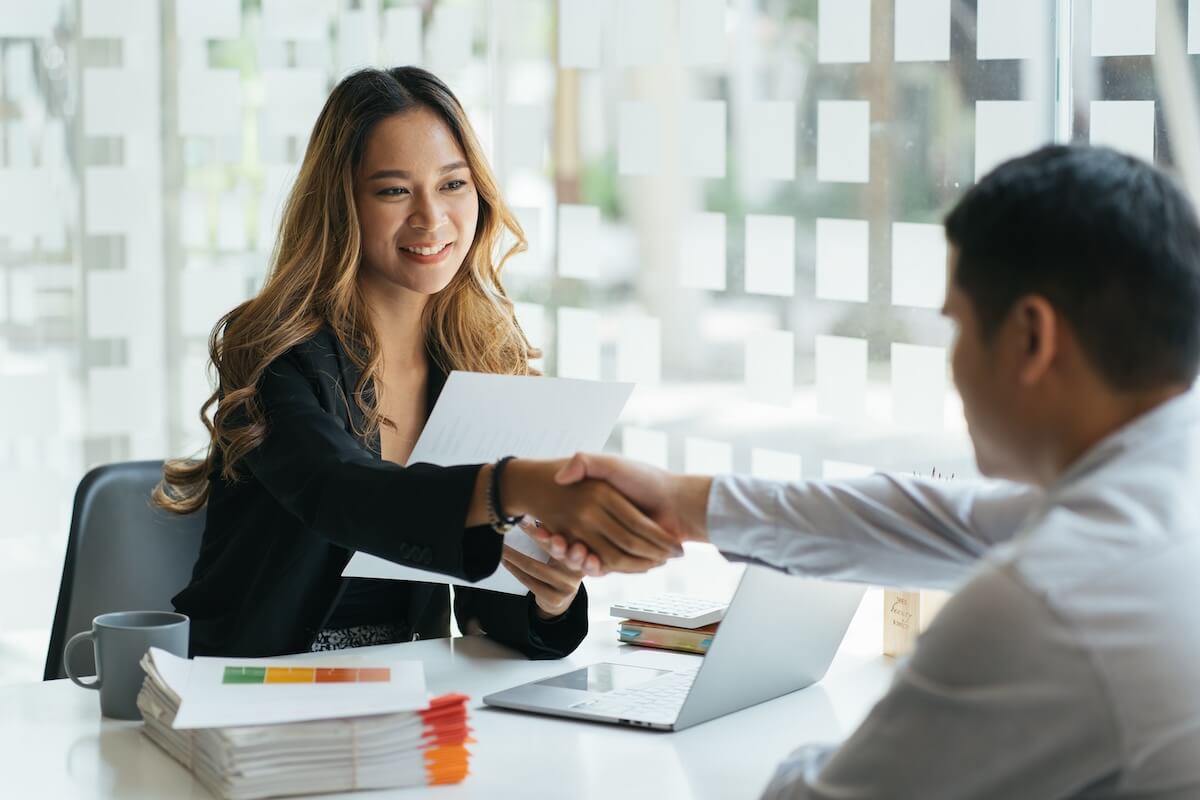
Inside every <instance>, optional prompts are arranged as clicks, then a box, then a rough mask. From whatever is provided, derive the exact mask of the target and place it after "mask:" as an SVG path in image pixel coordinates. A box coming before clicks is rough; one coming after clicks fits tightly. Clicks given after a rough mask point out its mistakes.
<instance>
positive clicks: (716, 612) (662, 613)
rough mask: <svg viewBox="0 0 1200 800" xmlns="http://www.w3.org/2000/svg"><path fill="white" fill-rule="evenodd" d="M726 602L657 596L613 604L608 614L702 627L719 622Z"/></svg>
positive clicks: (680, 595) (677, 625)
mask: <svg viewBox="0 0 1200 800" xmlns="http://www.w3.org/2000/svg"><path fill="white" fill-rule="evenodd" d="M728 607H729V603H725V602H718V601H716V600H705V599H702V598H698V597H688V596H687V595H683V594H660V595H657V596H655V597H651V598H650V599H648V600H639V601H630V602H625V603H614V604H613V605H612V606H611V607H610V608H609V609H608V612H609V613H610V614H612V615H613V616H614V617H624V618H625V619H635V620H638V621H640V622H655V623H657V624H659V625H673V626H674V627H676V628H703V627H704V626H705V625H711V624H713V623H714V622H720V621H721V617H723V616H725V609H726V608H728Z"/></svg>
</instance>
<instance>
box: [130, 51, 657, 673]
mask: <svg viewBox="0 0 1200 800" xmlns="http://www.w3.org/2000/svg"><path fill="white" fill-rule="evenodd" d="M505 230H507V231H508V232H509V233H510V235H511V236H512V237H513V238H514V239H515V240H516V245H514V247H513V248H511V249H510V250H509V251H508V253H506V254H505V255H504V257H503V258H500V259H499V261H498V262H497V254H498V252H499V247H498V245H499V241H500V238H501V235H502V233H503V232H504V231H505ZM524 244H525V242H524V237H523V235H522V233H521V230H520V227H519V225H518V224H517V222H516V221H515V219H514V217H513V215H512V214H511V212H510V211H509V210H508V209H507V208H506V207H505V205H504V203H503V201H502V200H501V198H500V194H499V190H498V187H497V184H496V180H495V178H494V177H493V175H492V173H491V170H490V169H489V167H488V165H487V163H486V160H485V159H484V157H483V155H482V152H481V149H480V146H479V144H478V142H477V140H476V138H475V134H474V133H473V131H472V129H471V126H470V123H469V122H468V120H467V118H466V114H465V113H464V112H463V110H462V107H461V106H460V104H459V103H458V101H457V100H456V99H455V97H454V96H453V94H451V92H450V90H449V89H448V88H447V87H446V86H445V84H443V83H442V82H441V81H440V80H438V79H437V78H436V77H434V76H433V75H431V74H430V73H428V72H426V71H424V70H421V69H417V68H414V67H401V68H395V69H390V70H375V69H368V70H363V71H360V72H357V73H355V74H353V75H350V76H349V77H347V78H345V79H344V80H343V81H342V82H341V83H339V84H338V86H337V87H335V88H334V90H333V92H332V93H331V95H330V97H329V99H328V100H327V102H326V103H325V107H324V108H323V110H322V111H321V113H320V115H319V117H318V119H317V121H316V124H315V126H314V128H313V132H312V136H311V138H310V140H309V143H308V148H307V150H306V152H305V155H304V160H303V162H302V164H301V167H300V171H299V175H298V177H297V179H296V182H295V185H294V187H293V188H292V190H291V193H290V195H289V197H288V200H287V203H286V206H285V209H284V213H283V219H282V223H281V226H280V231H279V236H278V240H277V242H276V246H275V251H274V253H273V257H272V265H271V270H270V274H269V276H268V277H267V280H266V282H265V284H264V285H263V287H262V289H261V291H259V293H258V294H257V296H255V297H254V298H252V299H250V300H248V301H246V302H244V303H242V304H241V305H239V306H237V307H236V308H234V309H233V310H232V311H230V312H229V313H228V314H226V315H225V316H224V317H222V318H221V320H220V321H219V322H218V323H217V325H216V327H215V328H214V330H213V333H212V336H211V338H210V343H209V352H210V357H211V361H212V365H213V366H214V368H215V372H216V376H217V378H218V383H219V385H218V388H217V390H216V391H215V392H214V393H213V395H212V396H211V397H210V398H208V400H207V402H205V404H204V406H203V407H202V408H201V413H200V416H201V418H202V419H203V420H204V423H205V425H206V427H207V429H208V431H209V433H210V443H209V446H208V450H207V453H206V455H205V457H204V458H203V459H202V460H179V461H172V462H168V463H167V465H166V467H165V469H164V476H163V481H162V483H161V484H160V485H159V486H158V487H157V488H156V489H155V493H154V501H155V503H157V504H158V505H159V506H161V507H163V508H166V509H169V510H171V511H174V512H177V513H189V512H193V511H196V510H198V509H200V508H201V507H204V506H207V515H206V524H205V531H204V539H203V543H202V546H201V549H200V555H199V558H198V560H197V562H196V565H195V568H194V570H193V574H192V580H191V582H190V584H189V585H188V586H187V587H186V588H185V589H184V590H183V591H182V592H180V593H179V594H178V595H177V596H176V597H175V599H174V603H175V607H176V609H178V610H179V611H181V612H183V613H186V614H188V615H189V616H190V617H191V619H192V626H191V631H192V643H191V645H192V653H193V654H194V655H224V656H265V655H277V654H282V653H291V652H301V651H308V650H321V649H333V648H339V647H347V646H356V645H364V644H379V643H385V642H397V641H407V640H410V639H413V638H417V637H419V638H429V637H439V636H448V635H449V614H450V608H449V590H448V589H447V587H446V586H445V585H442V584H432V583H410V582H406V581H386V580H367V579H357V578H353V579H343V578H342V577H341V572H342V569H343V568H344V567H345V565H346V563H347V561H348V560H349V558H350V556H351V555H352V554H353V553H354V551H357V550H361V551H364V552H367V553H372V554H374V555H377V556H380V557H382V558H386V559H389V560H392V561H395V562H399V563H404V564H408V565H412V566H418V567H421V568H424V569H428V570H434V571H437V572H441V573H444V574H446V575H453V576H457V577H460V578H465V579H467V580H472V581H473V580H478V579H480V578H482V577H485V576H487V575H490V574H491V573H492V572H493V571H495V569H496V568H497V567H498V566H499V565H500V564H501V563H503V565H504V566H505V567H506V568H507V569H509V570H510V571H511V572H512V573H513V574H514V575H515V576H516V577H517V579H518V580H520V581H521V583H522V584H524V585H525V586H526V587H527V588H529V590H530V591H529V594H528V595H526V596H525V597H518V596H515V595H502V594H497V593H493V592H481V591H477V590H470V589H465V590H460V591H458V592H456V594H455V597H456V600H455V604H454V605H455V608H454V612H455V614H456V616H457V619H458V621H459V625H460V626H461V628H462V629H463V630H464V631H476V630H479V629H482V630H483V631H486V632H487V633H488V634H489V635H490V636H492V637H493V638H496V639H498V640H500V641H503V642H506V643H508V644H510V645H512V646H514V647H516V648H518V649H519V650H521V651H522V652H524V653H525V654H526V655H528V656H529V657H531V658H553V657H559V656H562V655H566V654H567V653H570V652H571V651H572V650H573V649H574V648H575V647H576V646H577V645H578V643H579V642H580V640H581V639H582V638H583V636H584V635H585V634H586V632H587V608H586V605H587V601H586V593H585V592H584V590H583V588H582V586H581V576H582V571H583V570H582V566H583V565H584V564H585V563H586V564H587V565H589V566H592V565H595V564H596V563H597V559H599V561H600V562H601V563H603V565H604V567H605V568H607V569H616V570H641V569H646V568H648V567H649V566H652V565H653V564H655V563H658V562H660V561H661V560H663V559H664V558H665V557H666V556H667V555H669V554H671V553H672V552H675V551H676V548H677V545H675V544H674V541H673V540H672V539H671V538H670V537H669V536H668V535H667V534H665V533H664V532H663V531H662V530H661V529H660V528H658V526H656V525H655V524H654V523H652V522H650V521H649V520H648V519H646V518H645V517H644V516H643V515H642V514H640V513H639V512H638V511H637V510H636V509H635V508H634V507H633V506H632V505H630V504H629V503H628V502H627V501H626V500H625V498H623V497H622V496H621V495H619V494H617V493H616V492H615V491H614V490H612V489H611V488H610V487H608V485H607V484H604V483H590V484H583V485H579V486H558V485H557V484H556V483H555V481H554V474H555V472H556V471H557V470H558V469H559V468H560V467H561V466H562V464H561V463H560V462H555V461H532V460H525V459H515V460H507V459H504V460H501V461H500V462H497V464H494V465H492V464H488V465H479V464H476V465H469V466H456V467H435V466H432V465H428V464H416V465H411V466H407V467H405V466H400V465H401V464H404V463H405V462H406V461H407V460H408V456H409V453H410V452H411V451H412V448H413V445H414V444H415V442H416V438H417V435H418V434H419V432H420V430H421V428H422V427H423V425H424V423H425V420H426V418H427V417H428V414H429V411H430V410H431V409H432V407H433V404H434V402H435V401H436V399H437V397H438V394H439V392H440V391H441V388H442V385H443V384H444V382H445V379H446V375H447V374H448V372H449V371H450V370H456V369H458V370H468V371H474V372H490V373H502V374H514V375H524V374H530V373H531V372H532V370H531V369H530V367H529V359H530V358H531V357H536V356H537V355H538V353H537V351H536V350H535V349H534V348H533V347H532V346H531V345H530V343H529V341H528V340H527V339H526V337H525V335H524V333H523V332H522V331H521V329H520V327H519V325H518V324H517V322H516V319H515V316H514V313H513V305H512V303H511V302H510V301H509V299H508V297H507V295H506V294H505V292H504V289H503V287H502V285H501V283H500V280H499V270H500V267H501V266H502V264H503V262H504V259H505V258H507V257H508V256H510V255H512V253H513V252H517V251H519V250H520V249H521V248H523V247H524ZM214 406H215V411H212V416H211V420H210V419H209V413H210V411H211V410H212V409H213V407H214ZM489 501H490V502H489ZM522 515H528V516H530V517H532V518H536V519H538V520H540V521H542V522H544V523H545V524H546V525H547V527H549V528H550V529H553V530H556V531H560V532H562V533H564V534H567V535H569V536H570V537H571V538H572V540H573V541H575V542H576V546H575V549H574V552H573V553H571V554H570V555H569V557H568V558H565V559H563V560H555V561H551V562H550V563H547V564H543V563H542V562H540V561H538V560H536V559H532V558H529V557H527V556H524V555H523V554H521V553H519V552H516V551H514V550H512V549H511V548H505V547H503V546H502V542H503V539H502V536H500V535H498V532H502V531H504V530H505V529H506V528H507V527H508V526H509V525H510V524H511V523H512V521H513V520H515V519H516V518H518V517H521V516H522ZM585 558H586V561H585ZM589 571H591V570H589Z"/></svg>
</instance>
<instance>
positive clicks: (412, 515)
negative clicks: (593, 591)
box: [174, 331, 587, 658]
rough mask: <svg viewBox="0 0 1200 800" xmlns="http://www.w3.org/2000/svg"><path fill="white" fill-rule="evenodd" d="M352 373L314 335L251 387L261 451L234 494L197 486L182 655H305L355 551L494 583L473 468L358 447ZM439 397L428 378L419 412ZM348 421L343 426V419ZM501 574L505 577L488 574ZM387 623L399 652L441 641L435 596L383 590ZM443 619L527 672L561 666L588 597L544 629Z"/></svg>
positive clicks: (462, 598)
mask: <svg viewBox="0 0 1200 800" xmlns="http://www.w3.org/2000/svg"><path fill="white" fill-rule="evenodd" d="M359 375H360V372H359V371H358V370H357V369H356V368H355V366H354V364H353V362H351V360H350V358H349V357H348V355H347V353H346V351H345V350H344V349H343V348H342V346H341V343H340V342H338V340H337V337H335V336H334V335H333V334H332V333H330V332H328V331H321V332H320V333H318V334H317V335H315V336H314V337H312V338H311V339H309V340H307V341H305V342H302V343H301V344H298V345H296V346H295V347H294V348H292V349H291V350H289V351H288V352H287V353H286V354H285V355H283V356H281V357H280V358H279V359H277V360H276V361H275V362H273V363H272V364H271V365H270V366H269V367H268V368H267V370H266V373H265V375H264V376H263V378H262V380H261V382H260V384H259V402H260V404H261V407H262V408H263V410H264V413H265V415H266V421H267V435H266V438H265V440H264V441H263V442H262V444H260V445H259V446H258V447H257V448H256V449H255V450H254V451H253V452H251V453H250V454H249V455H247V457H246V459H245V460H244V462H243V463H242V464H240V465H239V475H240V476H241V478H240V480H238V481H237V482H235V483H227V482H226V481H224V480H223V479H222V478H221V477H220V469H221V464H220V463H219V457H218V461H217V463H216V464H215V465H214V468H213V472H212V473H211V475H210V476H209V486H210V494H209V499H208V513H207V522H206V525H205V529H204V538H203V541H202V544H201V547H200V555H199V558H198V559H197V561H196V566H195V568H194V569H193V571H192V580H191V583H190V584H188V586H187V588H185V589H184V590H183V591H181V592H180V593H179V594H178V595H176V596H175V598H174V604H175V608H176V610H177V611H180V612H182V613H184V614H187V615H188V616H189V617H191V620H192V624H191V651H192V655H220V656H244V657H247V656H269V655H280V654H283V653H295V652H303V651H307V650H308V649H309V647H310V646H311V644H312V641H313V639H314V637H315V636H316V635H317V633H318V632H319V631H320V630H321V629H322V627H324V623H325V622H326V621H327V620H328V619H329V618H330V617H331V615H332V613H333V611H334V608H335V607H336V606H337V604H338V601H339V599H340V598H341V596H342V594H343V592H344V591H345V589H346V587H347V585H349V581H347V580H344V579H343V578H342V577H341V572H342V569H343V568H344V567H345V566H346V563H347V562H348V561H349V560H350V556H351V555H352V554H353V553H354V551H356V550H362V551H363V552H366V553H371V554H373V555H377V556H380V557H382V558H386V559H389V560H391V561H395V562H399V563H404V564H409V565H412V566H417V567H421V568H424V569H432V570H435V571H437V572H441V573H444V574H447V575H454V576H457V577H460V578H465V579H467V580H471V581H475V580H479V579H481V578H483V577H486V576H488V575H490V574H492V572H494V571H495V570H496V569H497V566H498V565H499V562H500V553H501V546H502V538H501V537H500V536H498V535H497V534H496V533H495V532H494V531H492V530H491V528H489V527H487V526H482V527H477V528H467V529H464V525H465V519H466V513H467V507H468V505H469V503H470V499H471V495H472V492H473V489H474V486H475V479H476V476H477V474H478V472H479V469H480V466H479V465H473V466H458V467H435V466H432V465H429V464H415V465H412V466H409V467H400V466H398V465H396V464H392V463H389V462H386V461H383V460H382V459H381V458H380V455H379V452H380V448H379V439H378V435H376V437H375V439H374V441H372V442H371V443H370V444H371V447H370V448H368V447H367V446H364V444H363V443H362V442H361V440H360V439H358V438H357V437H356V436H355V435H354V433H353V429H352V427H351V419H353V420H354V421H355V423H356V425H357V427H358V429H359V430H361V429H362V417H361V413H360V412H359V410H358V408H357V406H356V405H355V404H354V403H353V402H349V403H348V402H347V400H346V398H347V396H348V395H349V394H350V393H351V392H353V391H354V387H355V386H356V385H357V382H358V378H359ZM444 384H445V375H442V374H438V373H437V371H436V370H434V371H433V372H432V373H431V378H430V387H429V391H430V407H432V402H433V401H434V400H435V399H436V398H437V395H438V394H440V392H441V388H442V386H443V385H444ZM351 415H353V417H351ZM500 568H501V569H503V567H500ZM392 583H393V584H394V586H393V587H392V588H391V590H390V591H391V592H392V595H391V602H389V604H388V605H389V606H394V609H393V611H394V613H393V614H392V619H391V622H393V623H395V624H396V625H399V626H400V628H401V631H402V636H403V637H404V638H411V637H412V635H414V634H415V635H416V636H419V637H420V638H433V637H445V636H449V635H450V609H449V605H450V601H449V597H450V593H449V589H448V587H447V586H446V585H445V584H435V583H415V582H399V581H397V582H392ZM455 597H456V601H455V604H454V605H455V609H454V611H455V615H456V616H457V618H458V621H459V625H460V628H461V629H462V630H464V631H466V630H468V628H470V629H474V628H475V626H474V625H472V622H475V623H478V625H479V626H480V627H482V628H483V630H484V631H485V632H486V633H487V634H489V635H490V636H491V637H492V638H494V639H497V640H499V641H501V642H504V643H505V644H508V645H511V646H513V647H515V648H517V649H518V650H520V651H521V652H522V653H524V654H525V655H527V656H528V657H530V658H559V657H562V656H565V655H567V654H569V653H570V652H572V651H573V650H574V649H575V648H576V647H577V646H578V645H579V642H580V641H582V640H583V637H584V636H585V635H586V634H587V595H586V592H585V591H584V590H583V587H582V586H581V587H580V590H579V595H578V596H577V597H576V598H575V601H574V602H573V603H572V604H571V607H570V609H568V611H567V612H566V614H564V615H563V616H561V617H559V618H557V619H555V620H552V621H549V622H547V621H544V620H542V619H540V618H539V617H538V616H537V614H536V612H535V605H534V601H533V594H532V593H529V594H527V595H526V596H524V597H520V596H516V595H508V594H502V593H498V592H488V591H483V590H478V589H467V588H460V589H459V590H458V591H456V592H455Z"/></svg>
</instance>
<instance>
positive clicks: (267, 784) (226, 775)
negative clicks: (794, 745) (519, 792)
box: [138, 648, 472, 800]
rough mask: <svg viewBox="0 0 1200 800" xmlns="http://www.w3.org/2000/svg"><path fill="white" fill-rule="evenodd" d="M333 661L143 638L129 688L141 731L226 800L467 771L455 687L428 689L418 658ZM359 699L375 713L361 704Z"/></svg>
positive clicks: (461, 701) (461, 706)
mask: <svg viewBox="0 0 1200 800" xmlns="http://www.w3.org/2000/svg"><path fill="white" fill-rule="evenodd" d="M342 662H344V663H340V664H339V665H338V666H303V665H300V666H297V665H296V664H295V663H294V662H291V661H288V662H283V663H279V662H278V660H275V661H274V663H268V662H267V661H261V660H255V659H200V658H198V659H194V660H192V661H189V660H186V659H181V658H178V657H176V656H172V655H171V654H169V653H166V652H164V651H162V650H158V649H157V648H151V650H150V652H149V653H147V654H146V656H145V657H144V658H143V659H142V668H143V669H144V670H145V672H146V678H145V681H144V682H143V684H142V689H141V692H140V693H139V694H138V708H139V709H141V712H142V717H143V719H144V720H145V726H144V727H143V732H144V733H145V734H146V736H147V737H149V738H150V740H151V741H153V742H154V743H155V744H157V745H158V746H159V747H161V748H162V749H163V750H165V751H166V752H167V753H168V754H169V755H171V756H172V757H173V758H175V759H176V760H177V761H179V762H180V763H181V764H183V765H184V766H185V767H187V768H188V769H189V770H191V771H192V773H193V774H195V776H196V778H197V779H198V780H199V781H200V782H201V783H202V784H204V786H206V787H207V788H208V789H209V791H211V792H212V793H213V794H214V795H216V796H217V797H222V798H228V800H255V798H262V797H277V796H281V795H298V794H315V793H324V792H344V791H351V790H355V789H385V788H395V787H402V786H427V785H434V784H443V783H459V782H461V781H462V780H463V779H464V778H465V777H466V776H467V773H468V760H469V754H468V752H467V744H468V743H470V742H471V741H472V740H471V739H470V738H469V733H470V728H469V727H468V726H467V707H466V701H467V698H466V696H465V695H444V696H442V697H438V698H434V699H432V700H430V698H429V695H428V693H427V692H426V691H425V686H424V673H423V671H422V670H421V664H420V663H419V662H395V663H393V664H386V665H380V664H378V663H375V664H371V665H364V664H363V663H362V662H361V657H355V656H345V657H343V658H342ZM313 663H317V662H313ZM325 663H326V664H328V663H329V662H325ZM414 675H415V676H416V679H414ZM418 682H419V685H418ZM370 705H375V706H377V709H378V711H377V713H362V712H363V708H364V707H365V706H370ZM339 709H341V710H345V711H348V712H349V713H341V712H340V711H339Z"/></svg>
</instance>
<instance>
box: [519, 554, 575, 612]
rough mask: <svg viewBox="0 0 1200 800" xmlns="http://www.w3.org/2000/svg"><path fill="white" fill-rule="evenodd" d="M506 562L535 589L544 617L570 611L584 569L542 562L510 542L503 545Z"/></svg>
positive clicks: (539, 608) (525, 585) (522, 582)
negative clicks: (514, 547) (515, 548)
mask: <svg viewBox="0 0 1200 800" xmlns="http://www.w3.org/2000/svg"><path fill="white" fill-rule="evenodd" d="M503 563H504V567H505V569H507V570H508V571H509V572H511V573H512V574H513V577H514V578H516V579H517V580H518V581H520V582H521V585H522V586H524V587H525V588H526V589H528V590H529V591H531V592H533V599H534V602H535V603H537V611H538V614H539V615H540V616H542V617H543V618H545V619H550V618H553V617H557V616H561V615H562V614H565V613H566V612H567V609H568V608H570V607H571V603H572V602H573V601H574V600H575V595H577V594H578V593H579V583H580V581H582V580H583V573H582V572H580V571H579V570H577V569H574V568H572V567H569V566H567V565H566V564H563V563H561V562H559V561H554V560H551V561H550V562H549V563H545V564H543V563H542V562H541V561H538V560H537V559H536V558H531V557H529V556H527V555H525V554H524V553H522V552H521V551H519V550H514V549H513V548H511V547H508V546H507V545H506V546H505V547H504V556H503Z"/></svg>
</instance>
